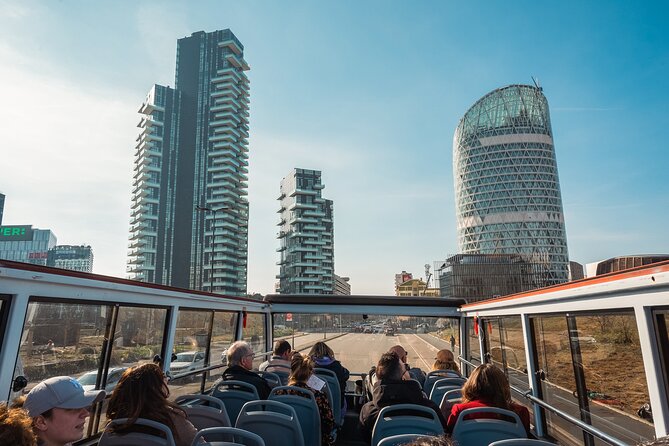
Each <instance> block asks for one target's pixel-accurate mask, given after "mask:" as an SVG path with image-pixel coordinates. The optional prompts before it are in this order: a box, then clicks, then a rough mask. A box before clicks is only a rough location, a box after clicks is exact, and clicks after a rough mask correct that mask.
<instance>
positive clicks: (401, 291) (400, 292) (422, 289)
mask: <svg viewBox="0 0 669 446" xmlns="http://www.w3.org/2000/svg"><path fill="white" fill-rule="evenodd" d="M395 295H396V296H400V297H409V296H431V297H439V296H440V295H441V294H440V293H439V288H428V285H427V283H425V281H423V280H422V279H409V280H407V281H406V282H403V283H400V284H399V285H397V286H396V287H395Z"/></svg>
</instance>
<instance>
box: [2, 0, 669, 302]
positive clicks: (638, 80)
mask: <svg viewBox="0 0 669 446" xmlns="http://www.w3.org/2000/svg"><path fill="white" fill-rule="evenodd" d="M667 16H669V3H667V2H663V1H656V2H653V1H647V2H625V1H591V2H582V1H563V2H537V1H514V2H501V1H487V2H479V1H466V2H462V1H459V2H455V1H446V0H443V1H442V0H439V1H415V2H408V1H404V2H401V1H395V0H384V1H380V0H379V1H361V0H339V1H336V2H335V1H315V0H314V1H291V0H285V1H281V2H277V1H253V0H250V1H243V2H240V1H222V0H221V1H142V0H138V1H135V0H113V1H112V0H110V1H89V0H81V1H73V0H61V1H31V0H21V1H7V0H0V192H1V193H4V194H5V195H6V196H7V198H6V204H5V213H4V219H3V224H32V225H33V226H34V227H38V228H40V229H51V230H52V231H53V232H54V233H55V234H56V236H57V237H58V243H59V244H82V243H86V244H90V245H91V246H92V247H93V250H94V254H95V263H94V272H96V273H99V274H106V275H111V276H117V277H125V275H126V273H125V267H126V257H127V251H128V249H127V243H128V234H129V226H130V225H129V221H130V204H131V184H132V170H133V153H134V146H135V138H136V137H137V134H138V130H139V129H138V128H137V127H136V125H137V123H138V122H139V115H138V114H137V110H138V108H139V106H140V105H141V103H142V101H143V100H144V99H145V97H146V94H147V92H148V91H149V89H150V88H151V86H152V85H153V84H154V83H158V84H163V85H174V69H175V55H176V40H177V39H178V38H181V37H185V36H189V35H190V34H192V33H193V32H196V31H201V30H204V31H214V30H217V29H225V28H230V29H231V30H232V31H233V32H234V33H235V35H236V36H237V37H238V38H239V40H240V41H241V42H242V43H243V45H244V49H245V53H244V57H245V59H246V61H247V62H248V63H249V65H250V66H251V70H250V71H249V72H247V74H248V76H249V79H250V81H251V90H250V92H251V105H250V107H251V110H250V138H249V201H250V221H249V271H248V291H249V292H250V293H251V292H259V293H261V294H267V293H271V292H273V291H274V285H275V282H276V279H275V276H276V274H277V273H278V266H277V265H276V262H277V261H278V253H277V252H276V248H277V247H278V246H279V244H278V240H277V239H276V236H277V230H278V228H277V226H276V224H277V223H278V214H277V212H276V211H277V210H278V201H277V200H276V199H277V197H278V192H279V183H280V181H281V179H282V178H283V177H284V176H286V175H287V174H288V173H289V172H290V170H291V169H292V168H295V167H300V168H306V169H316V170H320V171H322V173H323V183H324V184H325V189H324V190H323V196H324V197H325V198H328V199H331V200H333V201H334V228H335V229H334V231H335V242H334V253H335V272H336V273H337V274H338V275H340V276H347V277H350V284H351V286H352V291H353V293H355V294H393V292H394V275H395V274H396V273H399V272H401V271H402V270H406V271H410V272H413V273H414V277H417V276H424V267H423V265H424V264H426V263H429V264H432V263H433V261H437V260H439V259H444V258H446V257H447V256H448V255H450V254H454V253H457V252H458V246H457V233H456V218H455V203H454V186H453V173H452V153H453V132H454V130H455V128H456V126H457V124H458V121H459V119H460V118H461V117H462V115H463V114H464V113H465V112H466V111H467V109H468V108H469V107H470V106H471V105H473V104H474V102H476V100H478V99H479V98H480V97H481V96H483V95H485V94H486V93H488V92H489V91H491V90H494V89H496V88H499V87H503V86H505V85H509V84H518V83H526V84H527V83H531V82H532V76H534V77H535V78H537V79H538V80H539V82H540V84H541V86H542V87H543V89H544V94H545V95H546V97H547V99H548V102H549V106H550V111H551V120H552V127H553V137H554V143H555V151H556V155H557V162H558V170H559V175H560V182H561V190H562V200H563V206H564V213H565V222H566V229H567V238H568V248H569V255H570V258H571V260H575V261H577V262H580V263H584V264H585V263H590V262H594V261H598V260H603V259H606V258H610V257H613V256H619V255H628V254H640V253H669V233H668V231H667V230H666V227H667V226H666V225H667V223H666V222H667V220H668V219H669V186H668V181H667V174H668V172H669V150H668V149H669V146H668V144H667V141H669V137H668V136H669V135H668V133H669V113H668V112H667V110H669V106H667V104H668V103H669V28H667V27H666V23H665V19H666V17H667ZM662 222H665V223H662ZM662 228H665V229H662Z"/></svg>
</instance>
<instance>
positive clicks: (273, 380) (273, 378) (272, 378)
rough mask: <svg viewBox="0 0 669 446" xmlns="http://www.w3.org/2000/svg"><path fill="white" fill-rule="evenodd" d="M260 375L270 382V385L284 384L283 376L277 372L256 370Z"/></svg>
mask: <svg viewBox="0 0 669 446" xmlns="http://www.w3.org/2000/svg"><path fill="white" fill-rule="evenodd" d="M256 373H257V374H258V376H260V377H261V378H263V379H264V380H265V381H267V383H268V384H269V386H270V387H272V388H274V387H278V386H281V385H283V384H281V378H280V377H279V375H278V374H277V373H276V372H256Z"/></svg>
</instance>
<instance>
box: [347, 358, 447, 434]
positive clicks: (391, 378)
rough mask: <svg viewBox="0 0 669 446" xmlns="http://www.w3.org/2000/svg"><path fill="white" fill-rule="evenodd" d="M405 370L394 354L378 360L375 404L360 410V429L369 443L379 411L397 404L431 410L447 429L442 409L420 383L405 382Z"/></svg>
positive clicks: (371, 403) (368, 404) (371, 402)
mask: <svg viewBox="0 0 669 446" xmlns="http://www.w3.org/2000/svg"><path fill="white" fill-rule="evenodd" d="M405 371H406V369H405V367H404V364H403V363H402V362H401V361H400V359H399V358H398V357H397V355H396V354H395V353H390V352H389V353H384V354H383V355H382V356H381V359H379V363H378V364H377V365H376V375H377V377H378V379H379V382H378V384H377V385H376V386H375V387H374V391H373V393H372V401H370V402H368V403H366V404H365V405H364V406H362V409H361V410H360V426H361V430H362V434H363V436H364V438H365V439H366V441H367V442H369V441H370V440H371V437H372V430H373V428H374V424H375V423H376V418H377V417H378V416H379V411H380V410H381V409H382V408H384V407H386V406H392V405H395V404H418V405H421V406H425V407H429V408H430V409H432V410H434V411H435V412H436V414H437V416H438V417H439V421H440V422H441V424H442V426H446V421H445V420H444V417H443V416H442V414H441V411H440V410H439V407H438V406H437V405H436V404H435V403H434V402H433V401H431V400H430V399H428V398H427V397H426V396H425V394H424V393H423V389H422V388H421V386H420V384H419V383H418V382H416V381H415V380H411V379H410V380H408V381H407V380H402V375H403V374H404V372H405Z"/></svg>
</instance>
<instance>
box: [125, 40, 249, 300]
mask: <svg viewBox="0 0 669 446" xmlns="http://www.w3.org/2000/svg"><path fill="white" fill-rule="evenodd" d="M248 69H249V66H248V64H247V63H246V61H245V60H244V47H243V45H242V44H241V43H240V42H239V40H238V39H237V38H236V37H235V35H234V34H233V33H232V32H231V31H230V30H229V29H226V30H223V31H214V32H211V33H205V32H202V31H200V32H196V33H194V34H192V35H191V36H190V37H184V38H183V39H179V40H178V41H177V63H176V76H175V88H174V89H171V88H169V87H164V86H160V85H155V86H154V87H153V88H152V89H151V91H150V92H149V95H148V97H147V99H146V101H145V102H144V103H143V104H142V106H141V107H140V110H139V113H140V115H141V120H140V123H139V124H138V127H140V129H141V130H140V135H139V137H138V138H137V141H138V143H137V146H136V147H135V149H136V152H135V177H134V189H133V207H132V218H131V229H130V252H129V253H128V256H129V260H128V272H129V273H130V277H131V278H134V279H137V280H142V281H146V282H152V283H160V284H165V285H172V286H177V287H182V288H191V289H204V290H208V291H215V292H221V293H224V294H230V295H244V294H246V280H247V257H248V211H249V204H248V200H247V198H246V195H247V188H248V184H247V183H248V177H247V174H248V169H247V166H248V136H249V134H248V131H249V127H248V123H249V111H248V110H249V80H248V77H247V76H246V74H245V73H244V72H245V71H247V70H248Z"/></svg>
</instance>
